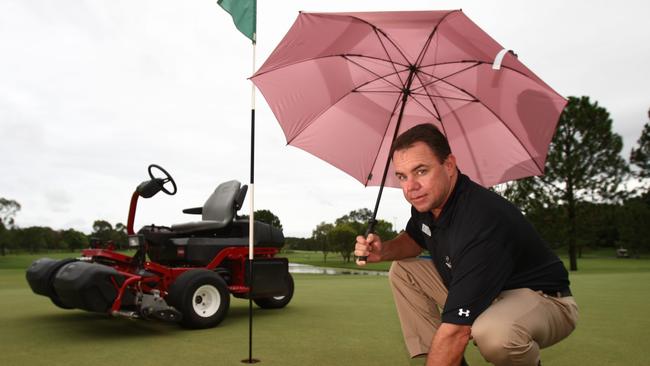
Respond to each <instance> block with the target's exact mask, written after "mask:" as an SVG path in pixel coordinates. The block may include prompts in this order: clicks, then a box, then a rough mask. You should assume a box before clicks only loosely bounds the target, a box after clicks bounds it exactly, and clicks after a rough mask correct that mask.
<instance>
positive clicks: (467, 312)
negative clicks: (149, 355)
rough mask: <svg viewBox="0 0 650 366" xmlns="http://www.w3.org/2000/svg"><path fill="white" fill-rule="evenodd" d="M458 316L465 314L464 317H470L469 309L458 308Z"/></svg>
mask: <svg viewBox="0 0 650 366" xmlns="http://www.w3.org/2000/svg"><path fill="white" fill-rule="evenodd" d="M458 316H464V317H466V318H468V317H469V309H467V310H465V309H462V308H461V309H458Z"/></svg>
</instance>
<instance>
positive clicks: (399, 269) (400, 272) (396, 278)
mask: <svg viewBox="0 0 650 366" xmlns="http://www.w3.org/2000/svg"><path fill="white" fill-rule="evenodd" d="M407 266H408V265H407V264H406V262H405V261H403V260H400V261H393V263H391V265H390V269H389V270H388V280H389V281H390V283H391V284H393V285H394V284H397V283H401V282H402V283H403V282H404V281H405V280H406V279H407V278H408V273H409V271H408V269H407V268H406V267H407Z"/></svg>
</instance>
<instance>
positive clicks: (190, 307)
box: [167, 269, 230, 329]
mask: <svg viewBox="0 0 650 366" xmlns="http://www.w3.org/2000/svg"><path fill="white" fill-rule="evenodd" d="M167 303H168V304H169V305H171V306H173V307H175V308H176V310H178V311H180V312H181V314H183V319H182V320H181V324H182V325H183V326H184V327H187V328H192V329H202V328H211V327H215V326H217V325H218V324H219V323H221V321H222V320H223V319H224V318H225V317H226V314H227V313H228V308H229V307H230V293H229V291H228V286H227V285H226V283H225V282H224V280H223V279H222V278H221V277H220V276H219V275H218V274H216V273H214V272H212V271H209V270H207V269H193V270H189V271H187V272H185V273H183V274H181V275H180V276H178V278H177V279H176V281H174V283H173V284H172V285H171V286H170V288H169V295H168V296H167Z"/></svg>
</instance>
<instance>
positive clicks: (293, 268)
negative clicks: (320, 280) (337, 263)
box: [289, 263, 388, 276]
mask: <svg viewBox="0 0 650 366" xmlns="http://www.w3.org/2000/svg"><path fill="white" fill-rule="evenodd" d="M289 272H290V273H308V274H326V275H361V276H387V275H388V272H386V271H366V270H362V269H350V268H329V267H316V266H311V265H309V264H300V263H289Z"/></svg>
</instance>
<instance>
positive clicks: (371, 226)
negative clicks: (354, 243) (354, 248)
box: [354, 219, 377, 265]
mask: <svg viewBox="0 0 650 366" xmlns="http://www.w3.org/2000/svg"><path fill="white" fill-rule="evenodd" d="M376 223H377V220H375V219H370V220H368V229H366V234H365V235H364V237H366V238H367V237H368V235H370V234H373V233H374V232H375V224H376ZM354 259H355V261H356V262H357V263H359V264H361V265H365V264H366V262H368V256H366V255H363V256H355V257H354Z"/></svg>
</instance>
